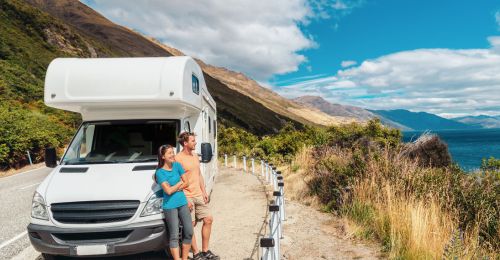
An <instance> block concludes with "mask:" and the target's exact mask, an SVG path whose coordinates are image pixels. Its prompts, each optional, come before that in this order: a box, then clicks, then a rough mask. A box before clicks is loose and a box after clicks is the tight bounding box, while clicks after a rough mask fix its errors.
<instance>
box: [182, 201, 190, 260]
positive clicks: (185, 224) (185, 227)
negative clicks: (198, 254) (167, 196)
mask: <svg viewBox="0 0 500 260" xmlns="http://www.w3.org/2000/svg"><path fill="white" fill-rule="evenodd" d="M178 209H179V219H180V220H181V223H182V259H184V260H186V259H188V254H189V249H190V248H191V241H192V238H193V224H192V221H191V213H190V212H189V208H188V206H187V205H184V206H182V207H180V208H178Z"/></svg>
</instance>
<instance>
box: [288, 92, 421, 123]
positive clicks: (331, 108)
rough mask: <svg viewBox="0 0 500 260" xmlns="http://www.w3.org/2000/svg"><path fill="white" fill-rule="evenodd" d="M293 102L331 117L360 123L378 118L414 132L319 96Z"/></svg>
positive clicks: (372, 114)
mask: <svg viewBox="0 0 500 260" xmlns="http://www.w3.org/2000/svg"><path fill="white" fill-rule="evenodd" d="M293 100H294V101H295V102H297V103H299V104H303V105H305V106H308V107H312V108H316V109H318V110H320V111H322V112H324V113H326V114H328V115H330V116H334V117H343V118H350V119H351V120H352V121H359V122H366V121H368V120H370V119H372V118H375V117H378V118H379V119H380V121H381V122H382V123H383V124H384V125H386V126H390V127H395V128H399V129H401V130H412V129H411V128H409V127H407V126H405V125H402V124H399V123H396V122H394V121H391V120H389V119H387V118H385V117H383V116H381V115H377V114H374V113H372V112H370V111H368V110H366V109H363V108H360V107H355V106H348V105H341V104H333V103H330V102H328V101H326V100H325V99H323V98H322V97H319V96H302V97H297V98H295V99H293Z"/></svg>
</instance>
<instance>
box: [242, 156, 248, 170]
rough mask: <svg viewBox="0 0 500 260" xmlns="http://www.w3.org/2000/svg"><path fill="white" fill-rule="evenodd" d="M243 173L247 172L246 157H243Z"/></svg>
mask: <svg viewBox="0 0 500 260" xmlns="http://www.w3.org/2000/svg"><path fill="white" fill-rule="evenodd" d="M243 171H245V172H246V171H247V157H246V156H245V155H243Z"/></svg>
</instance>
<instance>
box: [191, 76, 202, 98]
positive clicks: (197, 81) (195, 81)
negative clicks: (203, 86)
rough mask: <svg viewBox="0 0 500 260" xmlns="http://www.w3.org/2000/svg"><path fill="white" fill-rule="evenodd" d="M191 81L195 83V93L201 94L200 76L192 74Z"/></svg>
mask: <svg viewBox="0 0 500 260" xmlns="http://www.w3.org/2000/svg"><path fill="white" fill-rule="evenodd" d="M191 81H192V82H191V83H192V85H193V93H195V94H196V95H199V94H200V81H199V80H198V78H197V77H196V76H195V75H192V76H191Z"/></svg>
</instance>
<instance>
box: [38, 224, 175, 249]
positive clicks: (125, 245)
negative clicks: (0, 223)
mask: <svg viewBox="0 0 500 260" xmlns="http://www.w3.org/2000/svg"><path fill="white" fill-rule="evenodd" d="M166 232H167V231H166V228H165V224H164V222H163V220H154V221H148V222H142V223H135V224H129V225H125V226H120V227H112V228H94V229H87V228H86V229H77V228H59V227H52V226H43V225H36V224H29V225H28V234H29V238H30V241H31V244H32V245H33V247H34V248H35V249H36V250H37V251H39V252H42V253H46V254H51V255H65V256H78V254H77V246H85V245H106V251H107V253H106V254H96V255H93V256H115V255H128V254H137V253H143V252H149V251H159V250H163V249H164V248H166V247H168V243H167V242H168V241H167V236H166Z"/></svg>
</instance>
